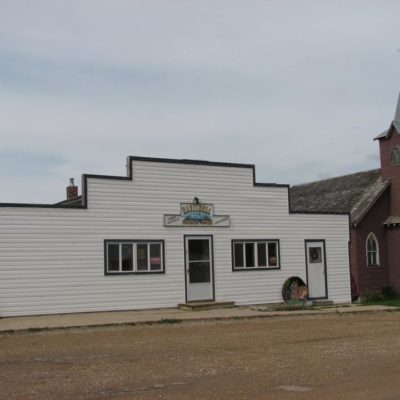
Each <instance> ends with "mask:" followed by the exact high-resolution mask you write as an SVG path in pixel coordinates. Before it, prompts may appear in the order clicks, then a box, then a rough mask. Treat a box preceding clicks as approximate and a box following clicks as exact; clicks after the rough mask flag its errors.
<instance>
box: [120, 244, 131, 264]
mask: <svg viewBox="0 0 400 400" xmlns="http://www.w3.org/2000/svg"><path fill="white" fill-rule="evenodd" d="M122 271H133V245H132V244H127V243H124V244H122Z"/></svg>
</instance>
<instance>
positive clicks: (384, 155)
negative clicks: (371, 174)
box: [375, 96, 400, 216]
mask: <svg viewBox="0 0 400 400" xmlns="http://www.w3.org/2000/svg"><path fill="white" fill-rule="evenodd" d="M375 139H377V140H379V149H380V156H381V168H382V177H383V179H385V180H386V179H388V180H390V197H391V199H390V203H391V210H390V213H391V215H397V216H400V163H399V155H400V96H399V101H398V104H397V109H396V113H395V116H394V119H393V121H392V123H391V124H390V127H389V129H388V130H387V131H385V132H383V133H381V134H380V135H379V136H378V137H376V138H375Z"/></svg>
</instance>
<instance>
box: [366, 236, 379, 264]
mask: <svg viewBox="0 0 400 400" xmlns="http://www.w3.org/2000/svg"><path fill="white" fill-rule="evenodd" d="M367 265H368V267H378V266H379V244H378V239H377V238H376V236H375V235H374V234H373V233H372V232H371V233H370V234H369V235H368V237H367Z"/></svg>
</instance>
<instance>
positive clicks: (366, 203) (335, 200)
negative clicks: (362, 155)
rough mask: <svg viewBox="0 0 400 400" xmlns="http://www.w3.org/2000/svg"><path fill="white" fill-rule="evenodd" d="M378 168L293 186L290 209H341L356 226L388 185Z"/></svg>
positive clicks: (326, 210)
mask: <svg viewBox="0 0 400 400" xmlns="http://www.w3.org/2000/svg"><path fill="white" fill-rule="evenodd" d="M389 184H390V183H389V181H384V180H383V179H382V176H381V170H380V169H374V170H371V171H364V172H358V173H355V174H350V175H345V176H340V177H336V178H331V179H325V180H322V181H317V182H311V183H306V184H303V185H297V186H293V187H292V188H291V189H290V207H291V211H297V212H300V211H303V212H310V211H318V212H343V213H349V214H350V220H351V223H352V224H353V225H357V224H358V223H359V222H360V221H361V220H362V218H363V217H364V216H365V214H366V213H367V212H368V211H369V209H370V208H371V207H372V206H373V205H374V203H375V202H376V201H377V200H378V199H379V197H380V196H381V195H382V193H383V192H384V191H385V190H386V189H387V188H388V187H389Z"/></svg>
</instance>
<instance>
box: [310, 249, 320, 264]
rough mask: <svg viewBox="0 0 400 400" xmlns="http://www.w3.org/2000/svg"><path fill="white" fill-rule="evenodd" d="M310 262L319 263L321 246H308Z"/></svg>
mask: <svg viewBox="0 0 400 400" xmlns="http://www.w3.org/2000/svg"><path fill="white" fill-rule="evenodd" d="M308 254H309V259H310V263H311V264H313V263H321V262H322V251H321V247H310V248H309V249H308Z"/></svg>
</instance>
